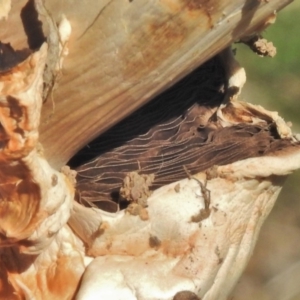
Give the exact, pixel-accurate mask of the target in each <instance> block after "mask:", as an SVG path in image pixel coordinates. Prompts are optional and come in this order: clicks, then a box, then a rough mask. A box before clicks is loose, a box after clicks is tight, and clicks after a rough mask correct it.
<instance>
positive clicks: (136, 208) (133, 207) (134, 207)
mask: <svg viewBox="0 0 300 300" xmlns="http://www.w3.org/2000/svg"><path fill="white" fill-rule="evenodd" d="M126 212H128V213H129V214H131V215H133V216H139V217H140V218H141V220H143V221H146V220H148V219H149V215H148V211H147V209H146V208H144V207H142V206H141V205H139V204H137V203H131V204H130V205H129V206H128V207H127V208H126Z"/></svg>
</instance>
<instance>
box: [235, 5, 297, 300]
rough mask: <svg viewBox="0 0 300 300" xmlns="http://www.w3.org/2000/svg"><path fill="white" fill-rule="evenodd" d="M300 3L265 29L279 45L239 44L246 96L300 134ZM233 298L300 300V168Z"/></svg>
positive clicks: (238, 52)
mask: <svg viewBox="0 0 300 300" xmlns="http://www.w3.org/2000/svg"><path fill="white" fill-rule="evenodd" d="M299 19H300V1H297V2H294V3H292V4H290V5H289V6H287V7H286V8H285V9H283V10H282V11H281V12H279V14H278V15H277V20H276V22H275V24H274V25H272V26H271V27H269V28H267V30H266V31H265V32H264V33H263V36H264V38H266V39H267V40H268V41H272V42H273V43H274V45H275V46H276V48H277V54H276V56H275V57H274V58H269V57H264V58H261V57H259V56H257V55H255V54H254V53H253V52H251V51H250V50H249V49H248V48H247V46H245V45H239V44H237V45H236V48H237V59H238V60H239V62H240V63H241V64H242V65H243V66H244V67H245V69H246V72H247V83H246V86H245V87H244V90H243V94H242V98H243V99H245V100H247V101H248V102H252V103H255V104H261V105H263V106H264V107H265V108H266V109H268V110H275V111H278V112H279V113H280V115H281V116H282V117H283V118H284V119H285V120H286V121H291V122H292V124H293V127H292V129H293V131H294V132H296V133H298V132H299V133H300V34H299V32H300V22H299ZM229 299H230V300H250V299H251V300H271V299H272V300H300V172H299V171H298V172H297V173H296V174H293V175H291V176H290V177H289V178H288V180H287V181H286V183H285V186H284V188H283V190H282V192H281V194H280V197H279V199H278V200H277V202H276V204H275V207H274V208H273V211H272V212H271V214H270V216H269V218H268V219H267V221H266V222H265V224H264V225H263V228H262V230H261V233H260V236H259V240H258V243H257V246H256V247H255V249H254V253H253V255H252V258H251V260H250V262H249V265H248V267H247V269H246V271H245V273H244V275H243V277H242V278H241V279H240V280H239V283H238V285H237V287H236V289H235V290H234V292H233V294H232V296H231V297H230V298H229Z"/></svg>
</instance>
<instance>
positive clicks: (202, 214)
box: [191, 208, 210, 223]
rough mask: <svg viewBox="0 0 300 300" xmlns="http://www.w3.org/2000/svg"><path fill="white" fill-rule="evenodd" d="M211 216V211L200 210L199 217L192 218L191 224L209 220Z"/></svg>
mask: <svg viewBox="0 0 300 300" xmlns="http://www.w3.org/2000/svg"><path fill="white" fill-rule="evenodd" d="M209 215H210V210H206V209H203V208H202V209H200V211H199V213H198V214H197V215H194V216H192V218H191V222H194V223H198V222H201V221H203V220H205V219H207V218H208V217H209Z"/></svg>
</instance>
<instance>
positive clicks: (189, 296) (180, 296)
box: [173, 291, 201, 300]
mask: <svg viewBox="0 0 300 300" xmlns="http://www.w3.org/2000/svg"><path fill="white" fill-rule="evenodd" d="M173 300H201V298H199V297H198V296H197V295H196V294H195V293H193V292H191V291H181V292H178V293H177V294H176V295H175V296H174V297H173Z"/></svg>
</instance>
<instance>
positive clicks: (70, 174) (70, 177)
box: [60, 166, 77, 186]
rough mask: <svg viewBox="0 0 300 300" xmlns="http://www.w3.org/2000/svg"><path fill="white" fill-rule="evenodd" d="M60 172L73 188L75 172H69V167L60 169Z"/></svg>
mask: <svg viewBox="0 0 300 300" xmlns="http://www.w3.org/2000/svg"><path fill="white" fill-rule="evenodd" d="M60 171H61V173H63V174H64V175H65V176H66V177H67V178H68V180H69V181H70V183H71V184H72V185H73V186H75V185H76V176H77V172H76V171H75V170H71V168H70V167H69V166H63V167H61V169H60Z"/></svg>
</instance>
